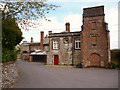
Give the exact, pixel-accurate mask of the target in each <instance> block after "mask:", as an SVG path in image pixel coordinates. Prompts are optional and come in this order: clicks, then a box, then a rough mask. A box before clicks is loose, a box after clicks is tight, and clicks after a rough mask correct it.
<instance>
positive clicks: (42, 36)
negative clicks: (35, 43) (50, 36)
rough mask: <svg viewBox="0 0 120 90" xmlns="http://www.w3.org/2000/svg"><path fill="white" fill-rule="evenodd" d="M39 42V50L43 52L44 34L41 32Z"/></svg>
mask: <svg viewBox="0 0 120 90" xmlns="http://www.w3.org/2000/svg"><path fill="white" fill-rule="evenodd" d="M40 33H41V42H40V49H41V50H43V42H44V32H43V31H41V32H40Z"/></svg>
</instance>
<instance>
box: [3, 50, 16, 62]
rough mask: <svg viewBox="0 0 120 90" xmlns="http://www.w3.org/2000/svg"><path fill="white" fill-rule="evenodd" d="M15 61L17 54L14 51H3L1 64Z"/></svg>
mask: <svg viewBox="0 0 120 90" xmlns="http://www.w3.org/2000/svg"><path fill="white" fill-rule="evenodd" d="M16 59H17V52H16V51H15V50H8V49H3V53H2V62H7V61H15V60H16Z"/></svg>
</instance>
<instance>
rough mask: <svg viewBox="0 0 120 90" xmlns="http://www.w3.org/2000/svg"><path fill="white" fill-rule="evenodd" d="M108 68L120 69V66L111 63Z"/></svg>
mask: <svg viewBox="0 0 120 90" xmlns="http://www.w3.org/2000/svg"><path fill="white" fill-rule="evenodd" d="M108 68H110V69H116V68H120V64H116V63H112V62H111V63H109V64H108Z"/></svg>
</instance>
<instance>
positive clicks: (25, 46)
mask: <svg viewBox="0 0 120 90" xmlns="http://www.w3.org/2000/svg"><path fill="white" fill-rule="evenodd" d="M20 50H21V51H20V56H21V59H22V60H29V43H28V42H26V41H24V42H23V43H22V44H21V47H20Z"/></svg>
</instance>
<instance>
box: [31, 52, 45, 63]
mask: <svg viewBox="0 0 120 90" xmlns="http://www.w3.org/2000/svg"><path fill="white" fill-rule="evenodd" d="M30 56H31V61H32V62H40V63H44V64H46V61H47V54H46V52H45V51H41V50H37V51H35V52H32V53H31V54H30Z"/></svg>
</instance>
